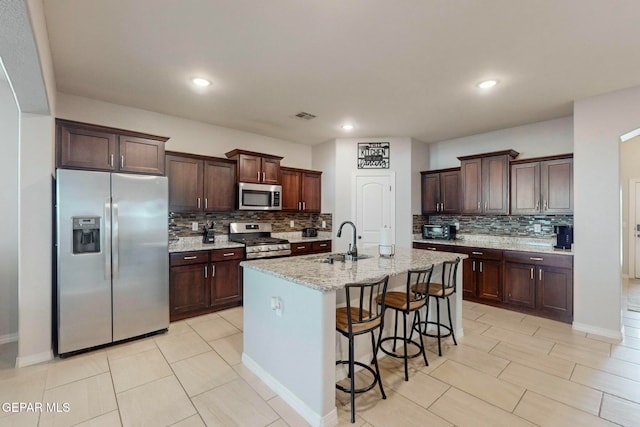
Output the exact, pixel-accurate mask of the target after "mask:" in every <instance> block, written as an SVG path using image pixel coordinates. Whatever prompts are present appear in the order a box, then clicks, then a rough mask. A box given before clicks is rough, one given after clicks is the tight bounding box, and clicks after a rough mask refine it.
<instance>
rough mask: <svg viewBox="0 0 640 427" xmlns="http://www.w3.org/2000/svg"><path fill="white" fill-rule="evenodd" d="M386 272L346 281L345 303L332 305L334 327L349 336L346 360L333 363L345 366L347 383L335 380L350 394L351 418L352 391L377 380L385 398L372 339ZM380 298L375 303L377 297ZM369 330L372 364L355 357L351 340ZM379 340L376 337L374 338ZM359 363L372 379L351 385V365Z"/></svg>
mask: <svg viewBox="0 0 640 427" xmlns="http://www.w3.org/2000/svg"><path fill="white" fill-rule="evenodd" d="M388 282H389V276H385V277H383V278H382V279H381V280H378V281H375V282H369V283H349V284H347V285H346V286H345V292H346V296H347V306H346V307H341V308H338V309H336V331H337V332H340V333H341V334H342V335H344V336H345V337H347V339H348V340H349V360H338V361H336V365H340V364H344V365H348V366H349V374H348V377H349V387H348V388H347V387H344V386H342V385H340V384H336V388H337V389H338V390H341V391H344V392H345V393H349V394H350V395H351V422H352V423H354V422H355V421H356V407H355V393H363V392H365V391H369V390H371V389H372V388H374V387H375V386H376V384H378V385H379V386H380V393H381V394H382V398H383V399H386V398H387V395H386V394H385V393H384V389H383V387H382V380H381V379H380V368H379V367H378V359H377V357H376V354H377V353H378V347H379V342H378V343H376V339H375V334H374V331H376V330H377V329H380V330H382V326H383V324H384V308H385V295H386V293H387V284H388ZM378 300H379V301H380V303H379V304H378V302H377V301H378ZM366 333H370V334H371V348H372V351H373V360H372V361H371V362H372V363H373V365H374V368H375V369H373V368H371V366H369V365H366V364H364V363H362V362H358V361H356V360H355V350H354V340H355V337H356V336H358V335H361V334H366ZM378 341H379V340H378ZM356 365H357V366H359V367H361V368H363V369H365V370H367V371H368V372H369V373H371V375H373V381H372V382H371V383H370V384H369V385H367V386H365V387H361V388H358V389H356V388H355V375H354V374H355V367H356Z"/></svg>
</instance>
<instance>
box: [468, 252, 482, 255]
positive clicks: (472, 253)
mask: <svg viewBox="0 0 640 427" xmlns="http://www.w3.org/2000/svg"><path fill="white" fill-rule="evenodd" d="M471 255H484V252H471Z"/></svg>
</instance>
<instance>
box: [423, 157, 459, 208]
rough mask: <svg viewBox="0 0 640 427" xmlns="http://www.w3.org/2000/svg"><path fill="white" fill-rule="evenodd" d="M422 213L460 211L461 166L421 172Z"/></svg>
mask: <svg viewBox="0 0 640 427" xmlns="http://www.w3.org/2000/svg"><path fill="white" fill-rule="evenodd" d="M420 174H421V181H422V183H421V188H422V193H421V194H422V195H421V197H422V213H423V215H428V214H456V213H460V168H451V169H440V170H433V171H424V172H420Z"/></svg>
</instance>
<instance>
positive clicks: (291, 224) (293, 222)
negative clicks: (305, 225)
mask: <svg viewBox="0 0 640 427" xmlns="http://www.w3.org/2000/svg"><path fill="white" fill-rule="evenodd" d="M295 226H296V223H295V221H294V220H291V221H289V227H291V228H293V227H295Z"/></svg>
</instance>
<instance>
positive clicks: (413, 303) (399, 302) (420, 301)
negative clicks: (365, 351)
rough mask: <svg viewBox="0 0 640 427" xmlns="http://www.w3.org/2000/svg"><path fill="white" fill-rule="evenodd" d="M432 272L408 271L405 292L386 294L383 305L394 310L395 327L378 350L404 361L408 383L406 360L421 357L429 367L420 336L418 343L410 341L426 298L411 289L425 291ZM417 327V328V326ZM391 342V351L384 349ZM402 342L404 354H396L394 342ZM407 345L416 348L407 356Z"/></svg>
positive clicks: (381, 342) (420, 335)
mask: <svg viewBox="0 0 640 427" xmlns="http://www.w3.org/2000/svg"><path fill="white" fill-rule="evenodd" d="M432 272H433V265H432V266H430V267H429V268H426V269H423V270H409V272H408V273H407V286H406V290H405V292H387V295H386V299H385V305H386V308H387V309H392V310H395V312H396V315H395V326H394V329H393V336H389V337H386V338H382V339H380V340H379V344H378V345H379V346H380V350H382V352H383V353H385V354H387V355H389V356H391V357H397V358H400V359H404V380H405V381H409V365H408V363H409V362H408V360H409V359H411V358H413V357H418V356H420V355H422V358H423V359H424V364H425V365H426V366H429V362H428V361H427V353H426V351H425V348H424V342H423V341H422V334H421V333H420V331H418V337H419V342H418V341H414V340H412V339H411V338H412V336H413V329H414V328H415V327H416V325H420V323H421V321H420V309H421V308H422V307H424V306H425V304H426V302H427V298H428V296H427V295H428V294H427V293H421V292H415V291H412V289H413V288H419V287H422V288H424V289H427V288H428V287H429V283H430V281H431V273H432ZM378 300H379V301H380V298H379V299H378ZM398 313H402V325H403V335H402V336H401V337H400V336H398ZM411 313H414V315H413V321H412V323H411V333H410V334H409V336H407V316H408V315H410V314H411ZM418 327H419V326H418ZM381 333H382V331H381ZM391 340H393V351H391V350H388V349H386V348H385V347H384V346H383V345H382V344H383V343H384V342H388V341H391ZM398 340H400V341H402V344H403V349H404V352H403V353H402V354H397V353H396V352H395V351H396V341H398ZM408 344H412V345H414V346H416V347H418V351H417V352H414V353H412V354H409V351H408V349H407V346H408Z"/></svg>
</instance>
